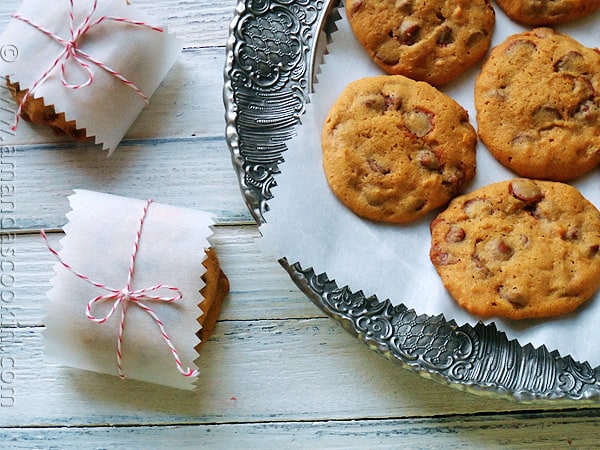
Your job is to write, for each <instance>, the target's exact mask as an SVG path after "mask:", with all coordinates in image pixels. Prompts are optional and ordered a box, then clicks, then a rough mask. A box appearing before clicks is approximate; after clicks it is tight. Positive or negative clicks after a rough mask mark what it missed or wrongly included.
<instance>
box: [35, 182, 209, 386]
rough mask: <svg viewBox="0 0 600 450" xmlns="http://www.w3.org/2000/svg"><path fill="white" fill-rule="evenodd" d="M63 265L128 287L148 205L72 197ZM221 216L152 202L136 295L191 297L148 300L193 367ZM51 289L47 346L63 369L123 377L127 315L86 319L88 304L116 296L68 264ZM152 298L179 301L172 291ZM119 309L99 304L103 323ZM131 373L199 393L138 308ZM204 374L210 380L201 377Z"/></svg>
mask: <svg viewBox="0 0 600 450" xmlns="http://www.w3.org/2000/svg"><path fill="white" fill-rule="evenodd" d="M69 200H70V204H71V208H72V211H71V212H70V213H69V214H68V215H67V218H68V219H69V222H68V224H67V225H66V226H65V227H64V232H65V237H64V238H63V239H62V240H61V241H60V245H61V246H62V249H61V250H60V251H59V254H60V256H61V258H62V259H63V260H64V261H65V262H66V263H67V264H70V265H71V266H72V267H73V269H74V270H76V271H78V272H79V273H82V274H84V275H86V276H88V277H90V278H91V279H92V280H94V281H97V282H100V283H102V284H104V285H107V286H109V287H111V288H114V289H121V288H124V287H125V285H126V283H127V273H128V269H129V263H130V260H131V254H132V251H133V244H134V241H135V234H136V231H137V229H138V225H139V220H140V218H141V216H142V211H143V208H144V205H145V204H146V201H142V200H134V199H129V198H125V197H118V196H113V195H108V194H101V193H97V192H91V191H84V190H78V191H75V194H74V195H72V196H71V197H69ZM212 224H213V219H212V216H211V215H210V214H208V213H206V212H202V211H195V210H190V209H184V208H178V207H173V206H169V205H163V204H160V203H152V204H151V205H150V208H149V209H148V214H147V216H146V221H145V223H144V226H143V229H142V234H141V239H140V247H139V251H138V254H137V261H136V264H135V273H134V278H133V284H132V289H133V290H135V289H143V288H149V287H152V286H156V285H158V284H166V285H170V286H174V287H177V288H179V290H180V291H181V292H182V293H183V299H181V300H179V301H177V302H174V303H166V302H161V301H144V304H146V305H147V306H149V307H150V308H152V309H153V310H154V312H155V313H156V315H157V316H158V317H159V318H160V320H161V321H162V322H163V323H164V325H165V328H166V331H167V333H168V335H169V337H170V339H171V341H172V343H173V344H174V346H175V348H176V349H177V351H178V353H179V356H180V358H181V362H182V364H183V366H184V367H185V368H187V367H191V368H193V369H194V368H197V367H196V365H195V364H194V360H196V359H198V353H197V352H196V351H195V350H194V347H195V346H196V345H197V344H198V343H199V340H198V338H197V336H196V332H197V331H199V330H200V325H199V323H198V321H197V319H198V317H200V316H201V315H202V311H201V310H200V308H199V307H198V304H199V303H200V302H201V301H202V296H201V294H200V292H199V291H200V289H202V288H203V287H204V282H203V281H202V280H201V277H202V275H204V273H205V272H206V269H205V267H204V266H203V265H202V262H203V261H204V259H205V257H206V255H205V249H206V248H208V247H209V246H210V244H209V241H208V239H209V237H210V236H211V235H212V230H211V226H212ZM55 271H56V275H55V276H54V277H53V278H52V281H51V284H52V289H51V290H50V291H49V292H48V300H49V302H48V305H47V306H48V315H47V318H46V331H45V338H46V349H47V354H48V356H49V358H50V359H51V360H53V361H55V362H57V363H59V364H62V365H66V366H71V367H76V368H79V369H85V370H90V371H94V372H101V373H107V374H112V375H117V374H118V371H117V363H116V348H117V347H116V345H117V336H118V329H119V322H120V310H118V311H117V312H116V313H115V314H114V315H113V316H112V317H111V318H110V319H109V320H108V321H107V322H105V323H103V324H98V323H95V322H92V321H91V320H89V319H88V318H87V317H86V305H87V303H88V301H90V300H91V299H92V298H94V297H96V296H98V295H104V294H106V293H107V292H106V291H103V290H101V289H99V288H96V287H94V286H90V285H89V284H88V283H86V282H85V281H83V280H81V279H79V278H77V277H76V276H75V275H74V274H73V273H71V272H70V271H68V270H66V269H65V268H64V267H63V266H62V265H60V263H58V262H57V263H56V265H55ZM150 295H164V296H169V297H170V296H172V295H174V294H173V293H172V292H169V291H160V292H154V293H151V294H150ZM111 306H112V302H108V301H107V302H105V303H104V304H97V305H96V306H94V310H93V313H94V315H95V316H96V317H102V316H104V315H106V314H107V313H108V311H109V309H110V307H111ZM123 370H124V374H125V376H126V377H127V378H131V379H137V380H142V381H147V382H151V383H157V384H162V385H166V386H171V387H175V388H180V389H193V388H194V381H195V379H196V378H193V377H184V376H182V375H181V374H180V373H179V371H178V370H177V368H176V365H175V360H174V358H173V355H172V354H171V351H170V350H169V348H168V347H167V344H166V342H165V341H164V339H163V338H162V336H161V333H160V330H159V328H158V326H157V325H156V323H155V322H154V320H153V319H152V318H151V317H150V316H149V315H148V314H147V313H146V312H145V311H143V310H142V309H141V308H139V307H137V306H136V305H135V304H133V303H129V306H128V308H127V316H126V321H125V331H124V335H123ZM199 376H202V375H201V374H200V375H199Z"/></svg>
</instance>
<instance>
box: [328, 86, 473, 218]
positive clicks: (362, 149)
mask: <svg viewBox="0 0 600 450" xmlns="http://www.w3.org/2000/svg"><path fill="white" fill-rule="evenodd" d="M476 142H477V134H476V132H475V130H474V128H473V127H472V126H471V124H470V123H469V118H468V115H467V112H466V111H465V110H464V109H463V108H462V107H461V106H460V105H459V104H458V103H456V102H455V101H454V100H452V99H451V98H450V97H448V96H447V95H445V94H443V93H441V92H440V91H438V90H437V89H436V88H434V87H433V86H431V85H430V84H428V83H424V82H419V81H414V80H411V79H409V78H406V77H404V76H402V75H381V76H376V77H369V78H362V79H359V80H357V81H354V82H352V83H350V84H349V85H348V86H347V87H346V88H345V90H344V91H343V92H342V94H341V95H340V96H339V98H338V99H337V100H336V102H335V103H334V105H333V106H332V108H331V110H330V111H329V113H328V115H327V118H326V121H325V124H324V126H323V130H322V136H321V143H322V149H323V168H324V170H325V175H326V177H327V182H328V183H329V186H330V187H331V189H332V191H333V193H334V194H335V195H336V196H337V197H338V199H339V200H340V201H341V202H342V203H344V204H345V205H346V206H347V207H348V208H350V209H351V210H352V211H354V212H355V213H356V214H357V215H359V216H361V217H363V218H367V219H371V220H374V221H382V222H389V223H407V222H410V221H413V220H416V219H418V218H419V217H422V216H424V215H425V214H426V213H427V212H429V211H431V210H432V209H434V208H437V207H440V206H442V205H445V204H446V203H447V202H448V201H449V200H450V199H451V198H452V197H454V196H455V195H457V194H458V193H459V192H460V191H461V189H462V188H463V187H464V186H465V185H466V184H467V183H468V182H469V181H470V180H471V179H472V178H473V176H474V174H475V165H476V160H475V146H476Z"/></svg>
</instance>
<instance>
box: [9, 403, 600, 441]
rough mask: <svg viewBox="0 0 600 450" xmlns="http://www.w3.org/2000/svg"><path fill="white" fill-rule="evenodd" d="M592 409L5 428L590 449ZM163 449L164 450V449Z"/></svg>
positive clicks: (63, 437)
mask: <svg viewBox="0 0 600 450" xmlns="http://www.w3.org/2000/svg"><path fill="white" fill-rule="evenodd" d="M598 418H599V413H598V412H589V413H588V412H585V413H582V412H581V411H570V412H561V413H560V414H557V413H543V414H535V415H531V414H510V415H505V416H477V417H461V416H458V417H450V418H444V417H441V418H423V419H420V418H414V419H406V420H397V419H390V420H364V421H358V422H357V421H327V422H308V423H303V422H281V423H257V424H232V425H187V426H186V425H178V426H172V427H122V428H121V427H119V428H113V427H99V428H81V429H80V428H75V429H73V428H59V429H53V428H50V429H48V428H41V429H16V430H15V429H4V430H0V435H4V440H3V442H5V443H7V444H10V445H11V448H14V449H30V448H37V446H38V445H43V446H53V447H56V448H59V447H60V448H61V449H65V450H68V449H79V448H81V443H82V442H94V446H95V447H97V448H115V447H116V448H121V447H127V448H129V449H132V450H133V449H150V448H161V447H163V446H168V447H169V448H211V449H229V448H246V449H281V448H285V449H306V448H327V449H344V450H345V449H349V448H368V449H373V450H374V449H390V448H397V449H400V448H406V449H430V450H432V449H443V450H446V449H449V448H465V449H481V448H486V449H492V448H510V449H515V450H517V449H531V448H542V449H543V448H549V449H559V448H573V449H584V448H597V445H598V437H597V425H598ZM163 448H164V447H163Z"/></svg>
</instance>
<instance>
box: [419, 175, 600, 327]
mask: <svg viewBox="0 0 600 450" xmlns="http://www.w3.org/2000/svg"><path fill="white" fill-rule="evenodd" d="M599 248H600V212H598V210H597V209H596V207H595V206H594V205H593V204H592V203H590V202H589V201H588V200H586V199H585V198H584V197H583V196H582V195H581V194H580V192H579V191H578V190H577V189H576V188H574V187H572V186H570V185H568V184H564V183H560V182H555V181H538V180H531V179H526V178H517V179H514V180H509V181H503V182H500V183H495V184H492V185H488V186H486V187H483V188H481V189H478V190H476V191H474V192H471V193H469V194H467V195H463V196H460V197H457V198H455V199H454V200H452V202H451V203H450V205H449V206H448V208H447V209H446V210H445V211H443V212H442V213H440V214H439V215H438V217H437V218H436V219H434V220H433V222H432V223H431V249H430V258H431V262H432V263H433V265H434V266H435V268H436V270H437V272H438V273H439V275H440V277H441V279H442V281H443V283H444V286H445V287H446V289H447V290H448V292H449V293H450V294H451V296H452V297H453V298H454V299H455V300H456V302H457V303H458V304H459V305H461V306H462V307H463V308H465V309H466V310H468V311H469V312H471V313H473V314H475V315H478V316H483V317H491V316H496V317H507V318H511V319H527V318H542V317H553V316H559V315H562V314H566V313H568V312H571V311H573V310H575V309H576V308H577V307H578V306H580V305H581V304H582V303H584V302H585V301H586V300H588V299H589V298H590V297H591V296H592V295H593V294H594V292H595V291H596V290H597V289H598V287H599V286H600V252H599V251H598V249H599Z"/></svg>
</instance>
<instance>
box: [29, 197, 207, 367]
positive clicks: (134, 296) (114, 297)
mask: <svg viewBox="0 0 600 450" xmlns="http://www.w3.org/2000/svg"><path fill="white" fill-rule="evenodd" d="M151 203H152V200H148V201H147V202H146V205H145V206H144V210H143V213H142V217H141V219H140V222H139V226H138V229H137V231H136V235H135V242H134V245H133V252H132V254H131V260H130V264H129V270H128V273H127V285H126V286H125V287H124V288H122V289H113V288H111V287H108V286H106V285H104V284H103V283H99V282H97V281H94V280H92V279H90V278H89V277H88V276H86V275H84V274H82V273H80V272H78V271H76V270H75V269H74V268H73V267H72V266H71V265H70V264H68V263H66V262H65V261H63V259H62V258H61V257H60V255H59V254H58V252H57V251H56V250H54V249H53V248H52V247H51V246H50V243H49V242H48V238H47V236H46V233H45V232H44V230H41V231H40V234H41V236H42V238H43V239H44V241H45V242H46V246H47V247H48V250H50V252H51V253H52V254H53V255H54V256H55V257H56V259H57V260H58V262H59V263H60V264H61V265H62V266H63V267H64V268H65V269H67V270H68V271H70V272H71V273H73V274H74V275H75V276H77V278H80V279H82V280H83V281H85V282H87V283H89V284H91V285H92V286H95V287H97V288H100V289H103V290H105V291H107V292H108V294H106V295H98V296H97V297H94V298H93V299H91V300H90V301H89V302H88V303H87V306H86V316H87V318H88V319H89V320H91V321H93V322H96V323H98V324H103V323H105V322H106V321H107V320H109V319H110V318H111V317H112V315H113V314H114V313H115V312H116V311H117V310H118V309H119V307H121V319H120V322H119V333H118V336H117V369H118V371H119V377H121V378H125V375H124V374H123V366H122V360H123V351H122V348H123V333H124V331H125V318H126V315H127V306H128V304H129V303H133V304H134V305H136V306H138V307H139V308H141V309H142V310H144V311H145V312H146V313H148V315H149V316H150V317H152V319H153V320H154V322H155V323H156V325H158V328H159V329H160V333H161V335H162V337H163V339H164V341H165V342H166V344H167V346H168V347H169V350H170V351H171V353H172V355H173V358H174V359H175V364H176V365H177V370H178V371H179V372H180V373H181V374H182V375H183V376H185V377H194V376H196V375H198V371H197V370H192V369H190V368H185V369H184V367H183V364H182V363H181V359H180V358H179V353H178V352H177V350H176V349H175V346H174V345H173V343H172V342H171V338H170V337H169V335H168V334H167V331H166V329H165V326H164V324H163V322H162V321H161V320H160V318H159V317H158V316H157V315H156V313H155V312H154V311H153V310H152V308H150V307H149V306H147V305H145V304H144V303H142V300H144V301H145V300H149V301H161V302H167V303H172V302H175V301H177V300H181V299H182V298H183V294H182V293H181V291H180V290H179V289H178V288H176V287H172V286H168V285H165V284H158V285H156V286H152V287H149V288H145V289H137V290H132V289H131V282H132V279H133V274H134V271H135V261H136V258H137V254H138V250H139V243H140V238H141V235H142V228H143V226H144V221H145V219H146V215H147V213H148V208H149V207H150V204H151ZM161 289H162V290H168V291H172V292H175V293H176V294H175V295H174V296H172V297H163V296H158V295H149V293H152V292H156V291H158V290H161ZM107 301H108V302H113V303H112V307H111V308H110V311H109V312H108V314H106V315H105V316H103V317H96V316H95V315H94V314H93V312H92V308H93V307H94V305H95V304H96V303H102V302H107Z"/></svg>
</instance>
